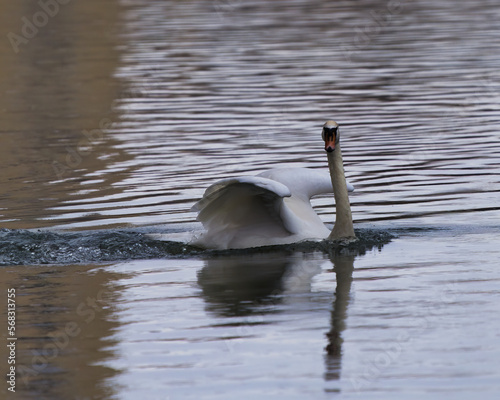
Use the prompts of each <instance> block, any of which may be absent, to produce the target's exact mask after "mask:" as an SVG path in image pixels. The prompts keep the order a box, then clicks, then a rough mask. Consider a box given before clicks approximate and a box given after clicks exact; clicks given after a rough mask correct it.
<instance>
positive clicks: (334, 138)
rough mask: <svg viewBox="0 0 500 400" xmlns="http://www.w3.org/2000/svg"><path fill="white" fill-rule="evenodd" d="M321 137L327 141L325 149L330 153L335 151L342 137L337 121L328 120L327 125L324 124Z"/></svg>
mask: <svg viewBox="0 0 500 400" xmlns="http://www.w3.org/2000/svg"><path fill="white" fill-rule="evenodd" d="M321 137H322V138H323V140H324V141H325V150H326V151H327V152H328V153H331V152H332V151H334V150H335V146H336V145H337V144H338V143H339V139H340V131H339V124H337V123H336V122H335V121H326V123H325V125H323V132H321Z"/></svg>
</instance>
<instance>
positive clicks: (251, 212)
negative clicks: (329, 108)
mask: <svg viewBox="0 0 500 400" xmlns="http://www.w3.org/2000/svg"><path fill="white" fill-rule="evenodd" d="M339 136H340V134H339V128H338V124H337V123H336V122H335V121H328V122H326V123H325V125H324V126H323V131H322V137H323V140H324V141H325V150H326V151H327V155H328V165H329V168H330V176H328V174H327V173H322V172H318V171H316V170H311V169H306V168H289V169H271V170H269V171H265V172H263V173H261V174H259V175H257V176H242V177H237V178H229V179H223V180H221V181H219V182H216V183H215V184H213V185H212V186H210V187H209V188H208V189H207V190H206V191H205V194H204V195H203V198H202V199H201V200H200V201H198V202H197V203H196V204H195V205H194V206H193V207H192V211H198V220H199V221H201V222H202V224H203V226H204V228H205V232H204V234H203V235H202V236H201V237H199V238H198V239H197V240H196V244H197V245H200V246H203V247H207V248H218V249H229V248H248V247H259V246H267V245H276V244H287V243H295V242H298V241H302V240H322V239H325V238H328V239H330V240H338V239H344V238H355V235H354V229H353V226H352V216H351V207H350V204H349V197H348V194H347V192H348V191H353V190H354V188H353V186H352V185H350V184H349V183H347V182H346V180H345V175H344V167H343V164H342V154H341V151H340V144H339ZM332 186H333V192H334V196H335V203H336V210H337V211H336V221H335V225H334V228H333V230H332V231H331V232H330V230H329V229H328V228H327V227H326V226H325V225H324V223H323V222H322V221H321V219H320V218H319V216H318V215H317V214H316V212H315V211H314V210H313V208H312V206H311V203H310V199H311V197H313V196H316V195H319V194H325V193H332Z"/></svg>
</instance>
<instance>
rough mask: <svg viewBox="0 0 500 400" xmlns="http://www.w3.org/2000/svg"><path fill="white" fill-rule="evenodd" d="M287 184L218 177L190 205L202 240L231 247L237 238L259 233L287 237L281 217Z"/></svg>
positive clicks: (253, 177)
mask: <svg viewBox="0 0 500 400" xmlns="http://www.w3.org/2000/svg"><path fill="white" fill-rule="evenodd" d="M289 196H291V193H290V190H289V189H288V187H287V186H285V185H284V184H282V183H280V182H276V181H273V180H271V179H267V178H263V177H259V176H244V177H239V178H230V179H224V180H221V181H219V182H217V183H215V184H213V185H212V186H210V187H209V188H208V189H207V190H206V192H205V194H204V196H203V198H202V199H201V200H200V201H198V202H197V203H196V204H195V205H194V206H193V208H192V211H198V220H199V221H200V222H201V223H202V224H203V226H204V227H205V229H206V233H205V235H204V238H203V240H204V241H205V242H208V243H207V244H208V245H210V244H211V243H214V244H216V245H217V247H235V246H237V245H238V241H244V240H245V239H246V238H248V237H250V236H253V237H255V236H256V235H257V236H260V237H262V238H263V239H264V238H275V237H280V236H288V235H290V233H291V232H289V231H288V230H287V228H286V226H285V224H284V221H283V219H282V207H283V198H285V197H289Z"/></svg>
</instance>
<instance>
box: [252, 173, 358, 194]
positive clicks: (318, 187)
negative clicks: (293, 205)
mask: <svg viewBox="0 0 500 400" xmlns="http://www.w3.org/2000/svg"><path fill="white" fill-rule="evenodd" d="M258 176H261V177H264V178H268V179H272V180H273V181H277V182H281V183H283V184H284V185H285V186H287V187H288V188H289V189H290V191H291V192H292V194H293V195H294V196H300V197H306V198H308V199H310V198H311V197H313V196H317V195H320V194H328V193H333V187H332V179H331V177H330V174H329V173H328V172H326V171H318V170H315V169H310V168H275V169H270V170H268V171H264V172H262V173H261V174H259V175H258ZM346 184H347V190H348V191H349V192H352V191H354V186H352V185H351V184H350V183H349V182H347V181H346Z"/></svg>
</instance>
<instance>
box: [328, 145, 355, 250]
mask: <svg viewBox="0 0 500 400" xmlns="http://www.w3.org/2000/svg"><path fill="white" fill-rule="evenodd" d="M327 155H328V167H329V168H330V176H331V178H332V185H333V194H334V196H335V210H336V218H335V225H334V226H333V230H332V232H331V233H330V236H328V239H329V240H339V239H355V238H356V235H355V234H354V227H353V224H352V213H351V204H350V203H349V196H348V193H347V185H346V181H345V174H344V163H343V161H342V152H341V151H340V143H338V144H337V145H336V147H335V150H334V151H332V152H330V153H327Z"/></svg>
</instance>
